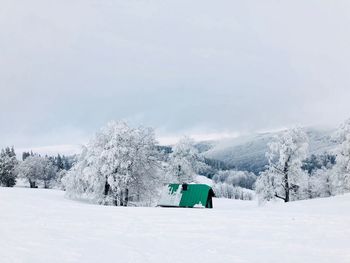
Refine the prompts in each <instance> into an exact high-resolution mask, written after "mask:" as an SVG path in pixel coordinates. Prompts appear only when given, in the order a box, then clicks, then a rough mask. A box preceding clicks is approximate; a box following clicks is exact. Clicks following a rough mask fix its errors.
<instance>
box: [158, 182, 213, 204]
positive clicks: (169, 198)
mask: <svg viewBox="0 0 350 263" xmlns="http://www.w3.org/2000/svg"><path fill="white" fill-rule="evenodd" d="M214 196H215V194H214V191H213V189H212V188H211V187H210V186H208V185H206V184H168V185H166V186H165V187H164V189H163V191H162V194H161V197H160V200H159V202H158V206H161V207H190V208H193V207H203V208H204V207H205V208H213V200H212V198H213V197H214Z"/></svg>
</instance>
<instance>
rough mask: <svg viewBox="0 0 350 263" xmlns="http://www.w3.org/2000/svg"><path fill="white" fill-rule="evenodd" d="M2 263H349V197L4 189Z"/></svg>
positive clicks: (1, 200) (1, 191)
mask: <svg viewBox="0 0 350 263" xmlns="http://www.w3.org/2000/svg"><path fill="white" fill-rule="evenodd" d="M0 262H4V263H7V262H33V263H34V262H35V263H37V262H45V263H47V262H50V263H52V262H59V263H63V262H84V263H88V262H101V263H102V262H143V263H144V262H172V263H174V262H192V263H193V262H200V263H204V262H211V263H212V262H215V263H217V262H224V263H229V262H235V263H237V262H284V263H285V262H307V263H309V262H318V263H320V262H337V263H340V262H350V195H343V196H337V197H334V198H327V199H317V200H308V201H300V202H294V203H289V204H283V203H274V204H268V205H265V206H263V207H259V206H258V205H257V204H256V203H255V202H249V201H237V200H225V199H215V200H214V209H212V210H209V209H180V208H173V209H170V208H124V207H105V206H96V205H90V204H86V203H81V202H77V201H71V200H68V199H66V198H65V197H64V193H63V192H61V191H56V190H44V189H26V188H0Z"/></svg>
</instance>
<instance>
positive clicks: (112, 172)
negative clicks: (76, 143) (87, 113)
mask: <svg viewBox="0 0 350 263" xmlns="http://www.w3.org/2000/svg"><path fill="white" fill-rule="evenodd" d="M157 155H158V151H157V148H156V140H155V136H154V131H153V129H150V128H143V127H140V128H131V127H129V126H128V125H127V124H126V123H124V122H110V123H108V124H107V126H106V127H104V128H103V129H102V130H101V131H100V132H99V133H97V134H96V136H95V137H94V138H93V139H92V140H91V141H90V142H89V144H88V145H87V147H86V149H85V150H84V151H83V153H82V155H81V156H80V159H79V160H78V162H77V163H76V164H75V165H74V166H73V168H72V169H71V171H69V172H68V174H67V176H66V178H64V179H63V181H64V184H65V187H66V190H67V193H68V195H69V196H71V197H75V198H88V199H90V200H92V201H95V202H100V203H105V204H114V205H124V206H127V205H128V203H129V200H131V199H132V200H133V201H137V202H140V201H144V200H145V199H147V197H149V196H150V195H151V193H152V192H153V191H156V189H157V186H158V185H159V184H160V183H162V182H161V180H159V172H158V167H159V163H158V159H157Z"/></svg>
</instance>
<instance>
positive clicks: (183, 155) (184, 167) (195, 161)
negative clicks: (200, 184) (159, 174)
mask: <svg viewBox="0 0 350 263" xmlns="http://www.w3.org/2000/svg"><path fill="white" fill-rule="evenodd" d="M207 168H208V166H207V165H206V164H205V162H204V158H203V157H202V156H201V155H200V154H199V152H198V150H197V149H196V148H195V147H194V142H193V140H191V139H190V138H188V137H184V138H182V139H181V140H180V141H179V142H178V143H177V144H176V145H175V146H174V147H173V152H172V153H171V154H170V156H169V166H168V169H167V170H168V171H167V174H168V177H170V178H172V180H174V181H177V182H178V183H192V182H194V181H195V176H196V175H197V174H198V173H200V171H202V170H205V169H207Z"/></svg>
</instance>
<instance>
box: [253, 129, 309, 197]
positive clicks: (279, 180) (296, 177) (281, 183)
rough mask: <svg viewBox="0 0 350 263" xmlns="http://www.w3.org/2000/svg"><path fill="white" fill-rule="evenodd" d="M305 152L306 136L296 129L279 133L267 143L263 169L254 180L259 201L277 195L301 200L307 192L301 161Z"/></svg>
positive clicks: (306, 151)
mask: <svg viewBox="0 0 350 263" xmlns="http://www.w3.org/2000/svg"><path fill="white" fill-rule="evenodd" d="M307 153H308V138H307V135H306V134H305V132H304V131H303V130H302V129H300V128H293V129H289V130H287V131H284V132H282V133H281V134H280V135H279V136H278V137H277V138H276V140H275V141H274V142H272V143H270V144H269V152H267V154H266V156H267V158H268V162H269V164H268V167H267V170H266V171H264V172H262V173H261V174H260V176H259V178H258V179H257V181H256V184H255V187H256V191H257V193H258V195H259V197H260V199H262V200H271V199H273V198H280V199H282V200H284V201H285V202H289V201H291V200H297V199H303V198H305V197H306V195H307V188H308V176H307V174H306V172H305V171H303V170H302V168H301V167H302V161H303V160H304V159H305V158H306V156H307Z"/></svg>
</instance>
